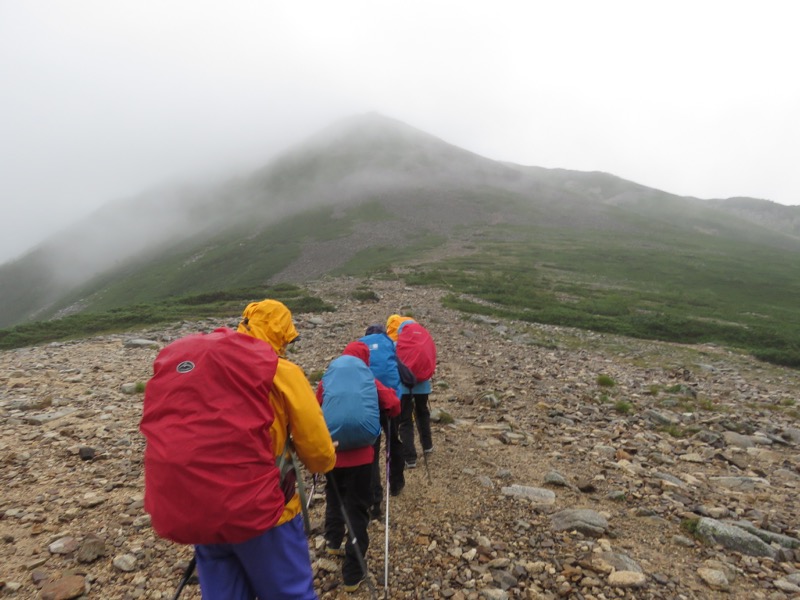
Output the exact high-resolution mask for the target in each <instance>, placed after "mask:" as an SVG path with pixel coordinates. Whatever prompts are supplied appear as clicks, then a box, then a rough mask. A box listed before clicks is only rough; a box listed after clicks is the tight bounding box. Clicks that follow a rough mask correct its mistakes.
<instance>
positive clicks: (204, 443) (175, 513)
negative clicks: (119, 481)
mask: <svg viewBox="0 0 800 600" xmlns="http://www.w3.org/2000/svg"><path fill="white" fill-rule="evenodd" d="M277 366H278V356H277V355H276V354H275V351H274V350H273V349H272V347H271V346H270V345H269V344H267V343H266V342H263V341H261V340H259V339H256V338H254V337H251V336H249V335H245V334H240V333H236V332H235V331H232V330H230V329H226V328H221V329H217V330H215V331H214V332H212V333H210V334H202V333H200V334H195V335H189V336H187V337H184V338H181V339H179V340H177V341H175V342H173V343H171V344H169V345H168V346H166V347H165V348H164V349H162V350H161V352H159V354H158V356H157V357H156V360H155V362H154V363H153V377H152V378H151V379H150V381H149V382H148V383H147V388H146V390H145V395H144V408H143V412H142V420H141V423H140V425H139V429H140V431H141V432H142V434H143V435H144V436H145V438H146V441H147V445H146V447H145V452H144V479H145V496H144V505H145V510H146V511H147V512H148V513H149V514H150V516H151V520H152V525H153V529H155V531H156V533H158V535H159V536H161V537H163V538H167V539H170V540H173V541H175V542H178V543H182V544H213V543H238V542H243V541H245V540H247V539H250V538H252V537H255V536H256V535H259V534H260V533H262V532H264V531H266V530H267V529H269V528H271V527H272V526H274V525H275V523H277V522H278V519H280V516H281V514H282V513H283V509H284V502H285V500H284V495H283V492H282V491H281V488H280V474H279V471H278V468H277V467H276V465H275V456H274V452H273V449H272V437H271V435H270V431H269V429H270V426H271V425H272V422H273V420H274V414H273V410H272V405H271V404H270V401H269V392H270V389H271V387H272V380H273V377H274V376H275V371H276V369H277Z"/></svg>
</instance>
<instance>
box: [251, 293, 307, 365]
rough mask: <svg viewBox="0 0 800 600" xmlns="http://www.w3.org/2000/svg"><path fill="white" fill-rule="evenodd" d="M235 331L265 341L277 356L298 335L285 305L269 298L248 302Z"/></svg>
mask: <svg viewBox="0 0 800 600" xmlns="http://www.w3.org/2000/svg"><path fill="white" fill-rule="evenodd" d="M236 331H238V332H239V333H245V334H247V335H250V336H252V337H254V338H258V339H260V340H263V341H265V342H267V343H268V344H269V345H270V346H272V349H273V350H275V352H277V353H278V355H279V356H283V355H284V352H285V350H286V346H287V345H288V344H291V343H292V342H293V341H294V340H295V339H296V338H297V336H298V333H297V329H295V327H294V322H292V313H291V312H290V311H289V309H288V308H286V305H285V304H283V302H279V301H278V300H271V299H269V298H268V299H266V300H261V301H260V302H251V303H250V304H248V305H247V306H246V307H245V309H244V311H243V312H242V321H241V323H239V327H237V328H236Z"/></svg>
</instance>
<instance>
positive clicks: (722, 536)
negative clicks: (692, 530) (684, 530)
mask: <svg viewBox="0 0 800 600" xmlns="http://www.w3.org/2000/svg"><path fill="white" fill-rule="evenodd" d="M696 533H697V535H698V536H699V537H700V538H701V539H703V540H705V541H707V542H709V543H712V544H719V545H720V546H722V547H724V548H727V549H728V550H733V551H735V552H741V553H742V554H747V555H749V556H767V557H769V558H772V559H774V558H775V555H776V552H775V549H774V548H772V547H771V546H769V545H768V544H767V543H766V542H764V541H763V540H762V539H761V538H759V537H756V536H755V535H753V534H752V533H750V532H748V531H745V530H744V529H742V528H741V527H736V526H735V525H728V524H727V523H723V522H722V521H717V520H716V519H709V518H707V517H700V520H699V521H698V522H697V530H696Z"/></svg>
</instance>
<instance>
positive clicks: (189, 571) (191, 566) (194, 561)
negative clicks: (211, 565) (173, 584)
mask: <svg viewBox="0 0 800 600" xmlns="http://www.w3.org/2000/svg"><path fill="white" fill-rule="evenodd" d="M195 565H197V556H192V560H190V561H189V564H188V565H187V566H186V570H185V571H184V572H183V577H182V578H181V581H180V583H179V584H178V589H177V590H175V595H174V596H173V597H172V600H178V596H180V595H181V592H182V591H183V588H184V587H186V584H187V583H188V582H189V578H190V577H191V576H192V573H194V568H195Z"/></svg>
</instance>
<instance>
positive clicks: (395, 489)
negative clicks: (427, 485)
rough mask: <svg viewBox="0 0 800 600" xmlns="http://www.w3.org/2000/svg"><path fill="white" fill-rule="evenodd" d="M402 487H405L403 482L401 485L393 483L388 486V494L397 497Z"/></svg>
mask: <svg viewBox="0 0 800 600" xmlns="http://www.w3.org/2000/svg"><path fill="white" fill-rule="evenodd" d="M404 487H406V482H405V481H404V482H403V483H398V484H395V483H393V484H391V485H390V486H389V494H390V495H392V496H398V495H400V492H402V491H403V488H404Z"/></svg>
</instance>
